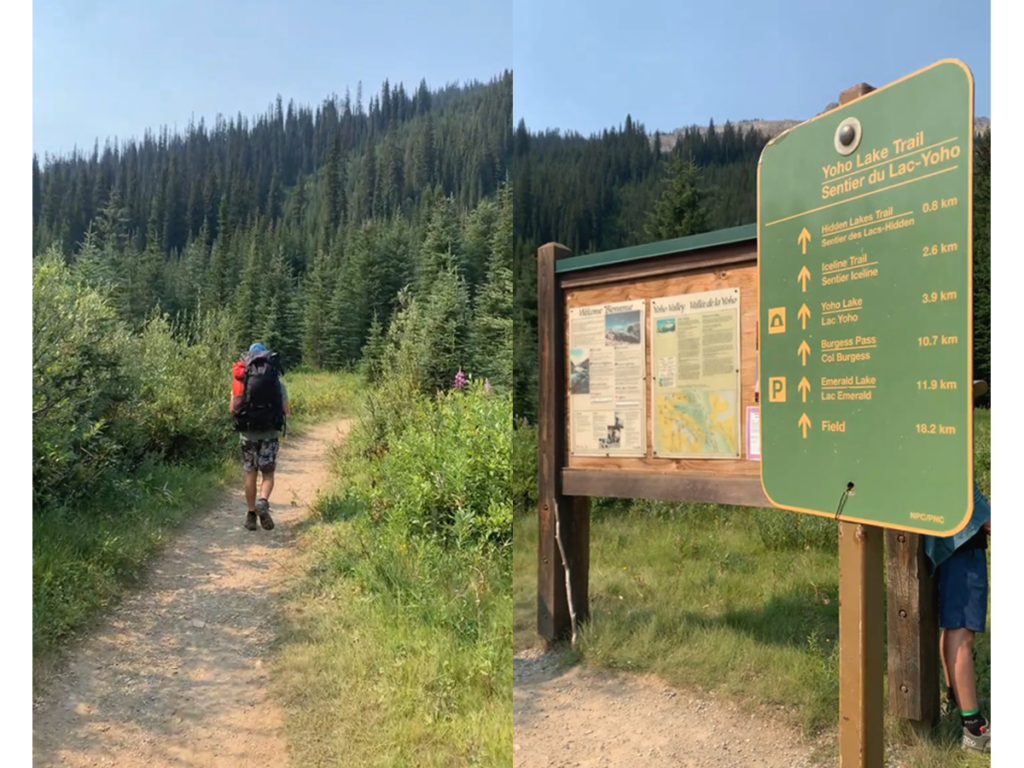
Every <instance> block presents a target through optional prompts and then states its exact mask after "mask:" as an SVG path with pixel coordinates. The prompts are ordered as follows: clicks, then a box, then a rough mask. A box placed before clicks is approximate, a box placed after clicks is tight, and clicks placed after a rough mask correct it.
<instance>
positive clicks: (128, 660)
mask: <svg viewBox="0 0 1024 768" xmlns="http://www.w3.org/2000/svg"><path fill="white" fill-rule="evenodd" d="M347 428H348V424H347V422H344V421H342V422H333V423H328V424H322V425H319V426H317V427H315V428H313V429H311V430H310V431H309V432H307V433H306V434H305V435H304V436H301V437H298V438H295V439H289V440H287V441H286V442H284V443H283V444H282V446H281V452H280V456H279V460H278V468H277V472H276V485H275V487H274V492H273V495H272V496H271V504H272V506H271V513H272V514H273V516H274V520H275V522H276V524H277V525H276V527H275V528H274V530H272V531H264V530H262V529H260V530H258V531H255V532H251V531H247V530H245V529H244V528H243V527H242V523H243V522H244V518H245V500H244V497H243V494H242V490H241V477H239V482H238V487H237V488H236V489H233V490H231V491H228V492H226V493H225V494H224V496H223V498H222V499H221V500H220V502H219V503H218V504H216V506H215V507H214V509H212V510H210V511H207V512H204V513H202V514H200V515H197V517H196V519H195V522H194V523H193V524H192V525H191V526H188V527H187V528H186V529H185V530H184V532H183V533H182V534H181V535H180V536H179V537H178V538H177V539H176V540H175V541H174V542H173V543H172V544H170V545H169V546H168V547H167V549H166V550H165V551H164V552H163V553H162V554H161V555H160V557H159V558H158V559H157V560H156V562H155V563H154V565H153V568H152V571H151V574H150V576H149V578H148V580H147V582H146V584H145V586H144V587H142V588H141V589H140V591H138V592H137V593H135V594H133V595H132V596H130V597H128V598H127V599H125V600H124V601H123V602H122V603H121V604H120V605H119V606H118V607H117V608H116V609H115V610H114V611H113V612H112V615H111V616H110V618H109V619H108V620H107V621H106V622H104V624H103V625H102V626H100V627H99V628H98V630H97V631H96V632H94V633H92V634H91V635H90V636H89V637H88V638H87V639H85V640H83V641H82V642H81V643H79V644H78V646H76V647H75V648H73V649H71V651H70V654H69V658H68V659H67V660H66V662H65V663H64V664H63V665H62V667H61V669H60V670H59V671H58V672H56V673H55V674H54V675H53V676H52V677H51V679H49V680H46V681H45V682H44V683H43V684H42V685H41V688H40V690H39V691H37V696H36V700H35V701H34V720H33V765H34V766H35V768H50V767H51V766H53V767H56V766H70V767H73V768H85V767H86V766H90V767H91V766H118V768H141V767H142V766H148V767H149V768H163V767H164V766H168V767H169V766H182V767H183V768H184V766H188V768H214V767H215V766H216V767H217V768H243V767H250V766H251V768H257V766H258V767H259V768H286V766H287V765H288V754H287V745H286V741H285V738H284V733H283V714H282V712H281V710H280V708H279V707H278V706H277V705H276V703H275V702H274V701H273V699H272V698H270V696H269V695H268V685H267V683H268V681H267V673H268V670H267V667H268V666H269V664H268V659H267V654H268V653H269V651H270V649H271V644H272V642H273V640H274V638H275V620H276V610H277V605H276V602H275V601H276V599H277V595H278V593H279V591H280V590H281V589H282V587H283V586H284V583H285V582H287V580H288V579H289V577H291V576H293V575H299V574H298V573H297V572H296V571H297V569H296V568H294V567H292V565H291V559H292V557H293V555H294V546H293V544H294V529H295V525H296V524H297V523H298V522H300V521H301V520H302V519H303V518H304V517H305V516H306V515H307V513H308V505H309V504H310V503H311V502H312V501H313V500H314V498H315V496H316V491H317V489H318V488H319V487H321V486H322V485H323V484H324V482H325V481H326V480H327V479H328V471H329V467H328V459H329V451H328V448H329V446H330V443H331V442H334V441H337V440H338V439H340V437H342V436H343V435H344V433H345V431H346V430H347ZM239 474H241V470H239Z"/></svg>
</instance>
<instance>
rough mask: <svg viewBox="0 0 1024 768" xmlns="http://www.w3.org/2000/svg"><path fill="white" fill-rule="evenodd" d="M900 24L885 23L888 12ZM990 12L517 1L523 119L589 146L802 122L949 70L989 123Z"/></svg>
mask: <svg viewBox="0 0 1024 768" xmlns="http://www.w3.org/2000/svg"><path fill="white" fill-rule="evenodd" d="M890 7H891V8H892V9H893V10H888V8H890ZM990 19H991V14H990V7H989V3H988V2H987V0H979V2H976V3H975V2H970V3H967V2H964V0H956V1H954V0H928V2H925V0H893V2H891V3H889V2H884V1H882V0H863V2H858V3H833V2H822V0H786V1H785V2H782V1H781V0H774V2H773V1H772V0H768V1H767V2H765V0H756V1H755V0H704V1H703V2H678V0H676V1H675V2H663V1H662V0H654V2H648V3H623V2H621V0H556V1H555V2H552V1H551V0H514V10H513V34H512V50H513V55H514V57H515V63H516V72H515V107H514V113H515V119H516V122H518V121H519V118H520V117H522V118H525V120H526V124H527V126H528V127H529V128H531V129H533V130H543V129H545V128H560V129H563V130H564V129H572V130H576V131H579V132H580V133H583V134H584V135H587V134H590V133H592V132H595V131H599V130H601V129H603V128H607V127H612V126H617V125H621V124H622V123H623V122H624V121H625V118H626V115H627V114H631V115H632V116H633V118H634V119H636V120H638V121H639V122H641V123H643V124H644V126H646V128H647V129H648V130H649V131H652V132H653V131H654V130H656V129H659V130H663V131H664V130H671V129H673V128H679V127H682V126H686V125H692V124H694V123H697V124H701V125H707V123H708V120H709V119H712V118H713V119H714V120H715V122H716V123H718V124H721V123H723V122H725V120H727V119H728V120H733V121H736V120H746V119H754V118H761V119H766V120H770V119H805V118H808V117H811V116H813V115H815V114H817V113H818V112H820V111H821V110H822V109H823V108H824V107H825V105H826V104H828V103H829V102H830V101H834V100H835V99H836V97H837V96H838V95H839V92H840V91H841V90H843V89H844V88H848V87H849V86H851V85H855V84H857V83H861V82H867V83H870V84H871V85H874V86H876V87H877V86H881V85H884V84H885V83H888V82H891V81H893V80H895V79H897V78H899V77H902V76H904V75H907V74H910V73H911V72H913V71H915V70H917V69H920V68H922V67H925V66H927V65H929V64H932V63H934V62H935V61H938V60H939V59H944V58H958V59H961V60H962V61H964V62H965V63H966V64H967V65H968V66H969V67H970V68H971V70H972V72H973V73H974V79H975V114H977V115H979V116H986V117H987V116H990V114H991V107H990V104H991V76H990V71H991V64H990V62H991V43H990V27H991V23H990Z"/></svg>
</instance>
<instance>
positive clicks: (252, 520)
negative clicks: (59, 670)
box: [245, 512, 256, 531]
mask: <svg viewBox="0 0 1024 768" xmlns="http://www.w3.org/2000/svg"><path fill="white" fill-rule="evenodd" d="M245 527H246V529H247V530H250V531H255V530H256V513H255V512H249V513H248V514H246V516H245Z"/></svg>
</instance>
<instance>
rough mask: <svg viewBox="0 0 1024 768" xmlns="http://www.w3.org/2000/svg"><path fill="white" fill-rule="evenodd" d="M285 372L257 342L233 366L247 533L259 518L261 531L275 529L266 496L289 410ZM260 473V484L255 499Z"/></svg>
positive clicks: (274, 356) (233, 400)
mask: <svg viewBox="0 0 1024 768" xmlns="http://www.w3.org/2000/svg"><path fill="white" fill-rule="evenodd" d="M283 373H284V371H283V369H282V368H281V362H280V358H279V357H278V354H277V353H276V352H272V351H270V350H268V349H267V348H266V347H265V346H263V345H262V344H260V343H256V344H253V345H252V346H251V347H249V351H248V352H247V353H246V354H244V355H243V356H242V358H241V359H240V360H239V361H238V362H236V363H235V364H234V366H232V369H231V375H232V382H231V416H232V418H233V419H234V423H235V431H237V432H238V433H239V438H240V440H241V445H242V468H243V469H244V470H245V500H246V503H247V504H248V505H249V511H248V513H247V514H246V516H245V527H246V528H247V529H248V530H250V531H255V530H256V520H257V518H258V519H259V523H260V525H262V526H263V528H264V530H267V531H269V530H271V529H273V527H274V520H273V518H272V517H271V516H270V494H271V492H272V491H273V490H274V468H275V467H276V465H277V449H278V439H279V437H280V434H281V431H282V430H284V429H285V417H286V416H287V415H288V414H289V413H290V412H291V411H290V409H289V407H288V391H287V390H286V389H285V386H284V382H283V381H282V380H281V376H282V374H283ZM259 474H262V475H263V482H262V483H260V486H259V498H257V497H256V486H257V480H258V479H259V478H258V475H259Z"/></svg>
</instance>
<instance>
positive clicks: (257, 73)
mask: <svg viewBox="0 0 1024 768" xmlns="http://www.w3.org/2000/svg"><path fill="white" fill-rule="evenodd" d="M511 21H512V0H444V2H443V5H441V6H439V5H438V4H434V3H424V2H419V1H418V0H389V2H386V3H385V2H381V3H376V2H365V1H364V2H358V3H356V2H351V1H350V0H348V1H346V0H341V1H340V2H338V1H336V2H331V1H330V0H321V1H319V2H318V1H317V0H277V1H275V0H245V1H244V2H243V1H242V0H175V1H174V2H171V1H169V0H35V2H34V3H33V28H32V43H33V51H32V65H33V82H32V97H33V116H32V120H33V125H32V128H33V142H32V143H33V149H34V150H35V151H37V152H40V153H43V152H46V151H49V152H51V153H54V152H56V153H63V152H67V151H70V150H71V148H72V147H73V146H74V145H75V144H76V143H77V144H78V146H79V148H86V149H90V150H91V148H92V145H93V141H94V140H95V139H96V138H99V140H100V146H102V145H103V141H104V140H105V139H106V137H108V136H110V137H120V138H126V137H131V136H141V135H142V133H143V132H144V131H145V130H146V129H147V128H154V129H156V128H159V127H160V126H161V125H167V126H169V127H171V128H173V127H174V125H175V123H177V126H178V127H179V128H180V129H183V128H184V127H185V125H186V124H187V123H188V120H189V117H190V116H191V115H192V114H195V116H196V119H197V120H198V118H199V117H200V116H203V117H206V119H207V122H208V123H209V122H211V121H212V119H213V118H214V117H215V116H216V114H217V113H218V112H220V113H222V114H224V115H225V116H228V117H233V116H234V115H236V114H237V113H238V112H239V111H241V113H242V114H243V115H244V116H246V117H251V116H252V115H254V114H258V113H262V112H263V111H264V110H265V109H266V108H267V106H268V105H269V104H270V103H271V102H272V101H273V100H274V98H275V97H276V96H277V94H278V93H280V94H281V95H282V96H283V97H284V99H285V103H287V101H288V99H294V100H295V102H296V103H297V104H316V103H319V102H321V101H322V100H323V99H324V98H325V97H327V96H329V95H330V94H331V93H337V94H338V95H339V96H340V95H343V94H344V92H345V87H346V86H349V88H350V89H351V93H352V96H353V98H355V92H356V84H357V83H358V82H359V81H360V80H361V81H362V83H363V93H364V101H367V100H368V97H369V95H370V94H373V93H378V92H379V91H380V87H381V84H382V83H383V82H384V80H385V78H387V79H389V80H390V81H391V83H392V84H394V83H396V82H404V83H405V87H406V89H407V90H411V89H415V87H416V86H417V85H418V84H419V81H420V79H421V78H426V80H427V84H428V85H429V86H430V87H431V88H438V87H442V86H443V85H444V84H445V83H447V82H453V81H456V80H458V81H461V82H465V81H467V80H473V79H477V80H489V79H490V78H491V77H493V76H495V75H498V74H500V73H501V71H502V70H504V69H511V67H512V32H511Z"/></svg>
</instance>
